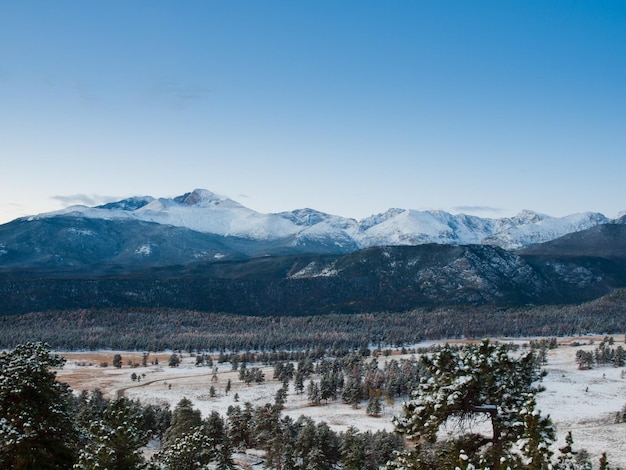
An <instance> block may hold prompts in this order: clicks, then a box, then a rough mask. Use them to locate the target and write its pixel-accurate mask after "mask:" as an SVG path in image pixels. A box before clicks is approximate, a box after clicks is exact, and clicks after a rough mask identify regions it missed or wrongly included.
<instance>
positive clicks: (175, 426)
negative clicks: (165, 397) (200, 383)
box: [163, 398, 202, 447]
mask: <svg viewBox="0 0 626 470" xmlns="http://www.w3.org/2000/svg"><path fill="white" fill-rule="evenodd" d="M201 424H202V414H201V413H200V410H196V409H194V408H193V403H191V400H189V399H188V398H183V399H182V400H180V401H179V402H178V404H177V405H176V408H174V411H173V413H172V422H171V424H170V427H169V428H168V429H167V431H166V432H165V435H164V438H163V440H164V445H165V446H166V447H167V446H168V445H170V444H171V443H173V442H174V441H175V440H176V439H178V438H179V437H182V436H183V435H184V434H189V433H190V432H191V431H192V430H193V429H195V428H197V427H199V426H200V425H201Z"/></svg>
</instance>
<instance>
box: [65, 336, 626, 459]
mask: <svg viewBox="0 0 626 470" xmlns="http://www.w3.org/2000/svg"><path fill="white" fill-rule="evenodd" d="M623 339H624V338H615V340H616V341H615V346H618V345H622V346H623V345H624V343H623ZM498 340H499V341H502V342H509V340H508V339H503V338H498ZM512 341H514V342H516V343H519V344H522V343H525V342H527V340H522V339H517V338H516V339H515V340H512ZM601 341H602V337H596V338H593V337H583V338H559V341H558V342H559V347H558V348H557V349H553V350H550V351H549V353H548V364H547V365H546V366H545V369H546V371H547V372H548V375H547V376H546V377H545V378H544V382H543V385H544V386H545V388H546V390H545V391H544V392H542V393H540V394H539V395H538V400H537V402H538V408H539V409H540V410H541V412H542V414H544V415H546V414H549V415H550V416H551V417H552V420H553V422H554V423H555V424H556V426H557V435H558V443H557V445H556V446H555V449H556V448H558V447H561V446H562V445H563V444H564V442H565V436H566V434H567V431H568V430H571V431H572V435H573V438H574V448H575V449H586V450H587V451H588V452H589V454H590V456H591V458H592V461H593V462H594V465H597V462H598V459H599V457H600V455H601V454H602V452H606V453H607V455H608V458H609V462H610V463H611V465H612V466H619V467H621V468H626V445H625V443H626V423H619V424H616V423H615V417H616V414H617V412H618V411H620V410H621V409H622V408H623V407H624V405H625V404H626V369H624V368H614V367H610V366H608V367H595V368H593V369H591V370H578V367H577V364H576V361H575V357H576V351H578V350H579V349H584V350H589V351H593V350H594V349H595V348H596V347H597V345H598V344H599V343H600V342H601ZM574 342H578V343H580V344H581V345H580V346H576V345H574V346H572V343H574ZM590 343H593V344H590ZM574 344H575V343H574ZM419 346H424V345H419ZM114 354H115V352H112V351H106V352H96V353H62V355H63V356H65V357H66V358H67V364H66V365H65V367H64V368H63V369H61V370H59V371H58V378H59V380H60V381H63V382H67V383H68V384H69V385H70V386H71V387H72V388H73V389H74V390H75V391H81V390H93V389H95V388H100V389H101V390H102V391H103V393H104V394H105V396H108V397H110V398H114V397H116V396H122V395H124V396H126V397H128V398H131V399H135V398H137V399H139V400H141V401H142V402H143V403H160V402H161V403H162V402H167V403H169V404H170V406H171V407H172V408H174V407H175V406H176V404H177V403H178V402H179V401H180V400H181V399H182V398H183V397H187V398H189V399H190V400H191V401H192V402H193V404H194V407H196V408H198V409H200V410H201V412H202V414H203V416H207V415H208V414H209V413H210V412H211V411H213V410H215V411H217V412H219V413H220V414H222V415H224V416H225V415H226V411H227V409H228V407H229V406H230V405H236V404H237V402H236V401H235V395H236V394H237V395H238V403H239V404H240V405H242V404H243V403H245V402H250V403H252V404H253V405H255V406H256V405H263V404H265V403H273V402H274V397H275V394H276V391H277V390H278V389H279V388H280V386H281V384H280V383H279V382H277V381H275V380H272V376H273V368H272V367H263V370H264V373H265V379H266V382H264V383H262V384H256V385H250V386H247V385H245V384H244V383H243V382H241V381H240V380H239V378H238V372H236V371H232V370H231V366H230V363H224V364H218V371H217V373H216V374H213V371H212V369H211V368H209V367H196V366H195V358H194V357H191V356H189V355H187V354H185V357H184V358H183V361H182V363H181V364H180V366H179V367H176V368H170V367H168V366H167V360H168V358H169V355H170V354H169V353H167V354H166V353H160V354H159V355H156V356H155V355H151V356H150V357H149V358H148V361H149V362H150V361H152V360H153V359H154V358H155V357H158V361H159V364H160V365H149V366H148V367H133V368H131V367H130V366H129V365H127V364H128V361H131V362H132V363H141V354H140V353H127V352H120V354H121V355H122V358H123V363H124V366H123V367H122V368H121V369H116V368H113V367H112V366H111V365H109V366H108V367H101V366H100V364H101V363H102V362H109V364H110V363H111V361H112V358H113V355H114ZM393 357H394V358H398V357H399V356H397V355H394V356H393ZM384 359H385V358H384V357H382V356H381V357H380V358H379V362H382V361H383V360H384ZM253 366H255V365H254V364H248V367H249V368H250V367H253ZM259 366H260V365H259ZM132 373H135V374H137V375H139V376H140V377H141V379H140V381H133V380H131V374H132ZM229 379H230V380H231V387H232V388H231V390H230V392H229V393H228V394H226V393H225V388H226V384H227V382H228V380H229ZM211 386H213V387H214V389H215V395H216V396H215V397H211V396H210V395H211V394H210V388H211ZM292 387H293V386H292V385H291V384H290V390H289V394H288V398H287V403H286V405H285V410H284V413H285V414H286V415H289V416H291V417H293V418H294V419H296V418H297V417H298V416H300V415H307V416H310V417H312V418H313V419H315V420H323V421H326V422H327V423H328V424H329V426H331V427H332V428H333V429H335V430H338V431H343V430H346V429H347V428H348V427H349V426H354V427H356V428H357V429H358V430H359V431H367V430H372V431H375V430H379V429H386V430H389V431H391V430H393V424H392V422H391V418H392V417H393V416H394V415H397V414H400V413H401V412H402V402H401V400H396V401H395V403H385V404H384V408H383V413H382V416H381V417H378V418H374V417H369V416H367V414H366V412H365V408H366V403H365V402H363V403H362V405H361V407H360V408H358V409H353V408H351V407H350V406H348V405H345V404H343V403H342V402H341V400H338V401H336V402H331V403H329V404H327V405H324V404H322V405H321V406H310V405H309V403H308V400H307V397H306V393H305V394H296V393H295V392H294V391H293V388H292Z"/></svg>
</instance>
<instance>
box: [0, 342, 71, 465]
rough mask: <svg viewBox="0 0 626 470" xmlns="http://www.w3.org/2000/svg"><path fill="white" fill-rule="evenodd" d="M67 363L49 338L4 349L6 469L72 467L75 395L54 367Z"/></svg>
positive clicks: (0, 378) (1, 457) (0, 444)
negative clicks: (59, 378)
mask: <svg viewBox="0 0 626 470" xmlns="http://www.w3.org/2000/svg"><path fill="white" fill-rule="evenodd" d="M64 362H65V360H64V359H63V358H61V357H60V356H57V355H54V354H51V353H50V348H49V346H48V345H46V344H43V343H26V344H23V345H19V346H17V347H16V348H15V349H14V350H13V351H12V352H8V353H2V354H0V467H1V468H6V469H15V470H22V469H24V470H26V469H44V470H48V469H50V470H52V469H65V468H71V466H72V463H73V462H74V459H75V452H76V444H77V439H78V434H77V431H76V429H75V427H74V424H73V418H74V417H73V414H72V408H71V403H72V394H71V390H70V389H69V387H68V386H67V385H65V384H61V383H59V382H56V380H55V378H56V373H55V372H53V371H51V370H50V369H53V368H57V367H61V366H62V365H63V364H64Z"/></svg>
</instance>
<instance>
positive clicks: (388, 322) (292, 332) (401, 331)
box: [0, 289, 626, 352]
mask: <svg viewBox="0 0 626 470" xmlns="http://www.w3.org/2000/svg"><path fill="white" fill-rule="evenodd" d="M624 325H626V289H617V290H615V291H613V293H611V294H609V295H607V296H604V297H601V298H599V299H596V300H592V301H589V302H585V303H582V304H576V305H542V306H534V307H533V306H528V307H499V308H498V307H493V306H476V307H471V306H459V307H446V308H429V309H414V310H410V311H407V312H395V313H394V312H376V313H367V314H327V315H313V316H299V317H273V316H269V317H259V316H248V315H235V314H226V313H206V312H199V311H190V310H177V309H165V308H149V309H148V308H146V309H132V310H129V309H94V310H92V309H78V310H58V311H46V312H33V313H28V314H23V315H6V316H0V348H12V347H15V346H16V345H18V344H21V343H24V342H27V341H44V342H46V343H48V344H50V346H51V347H52V348H53V349H55V350H60V351H72V350H98V349H117V350H126V351H132V350H137V351H163V350H168V349H169V350H184V351H189V352H191V351H216V352H219V351H225V350H231V351H250V350H255V351H272V350H304V349H307V348H308V349H318V348H319V349H322V350H328V349H336V348H357V349H358V348H361V347H366V348H369V347H375V348H382V349H384V348H388V347H402V346H410V345H413V344H415V343H418V342H419V341H422V340H429V339H448V338H449V339H454V338H467V339H472V338H483V337H485V336H508V337H520V336H567V335H580V334H586V333H594V334H622V333H624V328H625V326H624Z"/></svg>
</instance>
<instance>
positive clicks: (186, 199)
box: [174, 189, 227, 206]
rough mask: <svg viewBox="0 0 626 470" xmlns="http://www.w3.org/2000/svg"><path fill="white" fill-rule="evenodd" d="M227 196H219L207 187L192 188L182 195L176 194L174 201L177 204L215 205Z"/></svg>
mask: <svg viewBox="0 0 626 470" xmlns="http://www.w3.org/2000/svg"><path fill="white" fill-rule="evenodd" d="M226 199H227V198H225V197H222V196H219V195H217V194H215V193H213V192H211V191H209V190H208V189H194V190H193V191H192V192H190V193H185V194H183V195H182V196H177V197H175V198H174V201H175V202H177V203H179V204H185V205H187V206H201V205H202V206H203V205H206V204H208V205H215V204H219V203H220V202H222V201H225V200H226Z"/></svg>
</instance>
